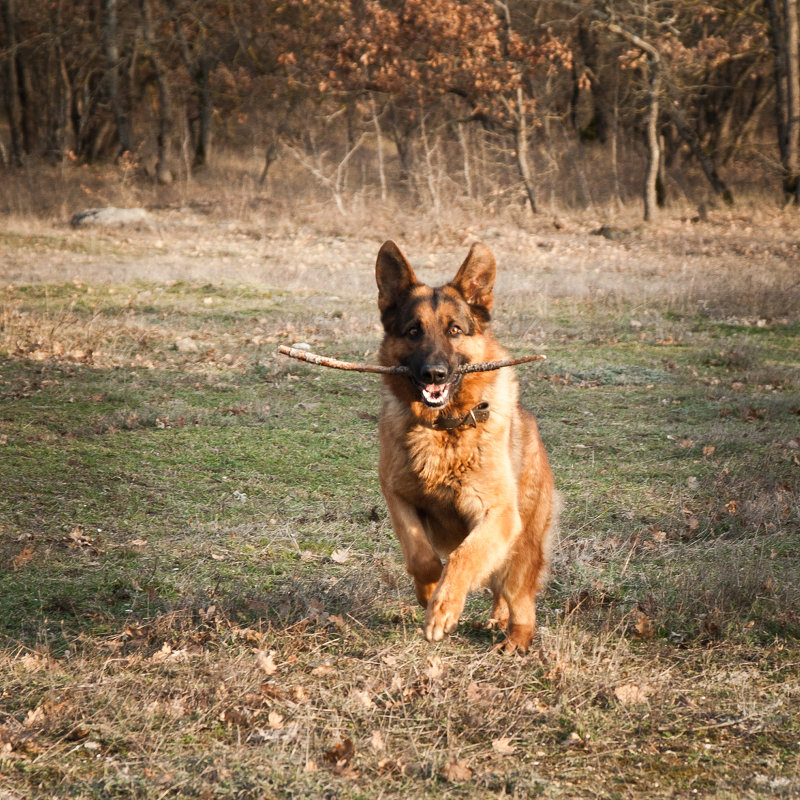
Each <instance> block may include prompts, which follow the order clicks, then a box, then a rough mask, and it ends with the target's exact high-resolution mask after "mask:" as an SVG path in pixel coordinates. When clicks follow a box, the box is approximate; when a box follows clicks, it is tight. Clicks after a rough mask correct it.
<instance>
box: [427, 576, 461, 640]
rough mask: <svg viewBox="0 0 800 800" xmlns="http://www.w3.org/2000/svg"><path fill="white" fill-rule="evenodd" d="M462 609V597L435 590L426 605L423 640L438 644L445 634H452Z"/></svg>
mask: <svg viewBox="0 0 800 800" xmlns="http://www.w3.org/2000/svg"><path fill="white" fill-rule="evenodd" d="M463 608H464V597H458V596H454V595H453V594H452V593H451V592H448V591H440V590H439V589H437V590H436V591H435V592H434V593H433V597H431V600H430V602H429V603H428V611H427V613H426V614H425V638H426V639H427V640H428V641H429V642H440V641H441V640H442V639H444V637H445V634H448V633H452V632H453V631H454V630H455V629H456V626H457V625H458V618H459V617H460V616H461V611H462V610H463Z"/></svg>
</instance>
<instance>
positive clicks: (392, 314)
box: [375, 241, 558, 652]
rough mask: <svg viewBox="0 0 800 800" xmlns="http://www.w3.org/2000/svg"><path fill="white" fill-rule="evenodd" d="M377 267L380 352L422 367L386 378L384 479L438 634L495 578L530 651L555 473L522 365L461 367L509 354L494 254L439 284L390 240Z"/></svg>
mask: <svg viewBox="0 0 800 800" xmlns="http://www.w3.org/2000/svg"><path fill="white" fill-rule="evenodd" d="M375 271H376V278H377V283H378V308H379V309H380V313H381V321H382V323H383V329H384V332H385V335H384V338H383V342H382V344H381V347H380V353H379V361H380V363H381V364H383V365H385V366H394V365H402V366H405V367H407V368H408V370H409V374H408V375H391V374H389V375H384V376H383V388H382V408H381V414H380V421H379V434H380V461H379V474H380V482H381V489H382V490H383V494H384V496H385V498H386V502H387V504H388V507H389V514H390V516H391V520H392V527H393V528H394V531H395V534H396V535H397V538H398V539H399V540H400V547H401V548H402V551H403V557H404V558H405V563H406V569H407V570H408V572H409V573H410V574H411V576H412V577H413V578H414V584H415V588H416V593H417V599H418V600H419V602H420V605H422V607H423V608H425V609H427V610H426V614H425V637H426V638H427V639H428V641H431V642H438V641H439V640H441V639H442V638H443V637H444V635H445V634H447V633H451V632H452V631H453V630H454V629H455V627H456V625H457V624H458V618H459V617H460V615H461V612H462V610H463V608H464V602H465V600H466V596H467V593H468V592H469V591H471V590H472V589H475V588H478V587H481V586H489V587H490V588H491V591H492V594H493V597H494V605H493V608H492V620H493V621H494V622H496V624H497V625H498V626H499V627H501V628H504V629H505V631H506V641H505V643H504V645H503V646H504V647H505V649H507V650H510V651H513V650H520V651H522V652H525V651H526V650H527V649H528V647H529V646H530V643H531V639H532V638H533V634H534V630H535V627H536V593H537V591H538V590H539V588H540V587H541V585H542V583H543V581H544V579H545V577H546V575H547V571H548V564H549V540H550V535H551V531H552V530H553V528H554V526H555V524H556V518H557V513H558V502H557V493H556V492H555V490H554V488H553V475H552V472H551V471H550V466H549V464H548V461H547V455H546V453H545V450H544V446H543V445H542V442H541V439H540V438H539V431H538V428H537V425H536V420H535V419H534V418H533V416H531V415H530V414H529V413H528V412H527V411H525V410H524V409H523V408H522V407H521V406H520V404H519V401H518V389H517V381H516V378H515V376H514V372H513V370H511V369H510V368H503V369H500V370H495V371H490V372H473V373H467V374H463V375H461V374H460V373H459V372H458V367H460V366H462V365H464V364H469V363H476V362H484V361H492V360H496V359H502V358H507V357H508V354H507V353H506V351H505V350H503V349H502V347H500V345H499V344H498V343H497V341H496V340H495V338H494V337H493V335H492V333H491V332H490V330H489V321H490V312H491V310H492V303H493V290H494V280H495V273H496V266H495V260H494V256H493V255H492V253H491V251H490V250H489V248H488V247H486V245H484V244H481V243H476V244H474V245H473V246H472V248H471V249H470V251H469V255H468V256H467V258H466V260H465V261H464V263H463V264H462V265H461V268H460V269H459V270H458V273H457V274H456V276H455V278H453V280H452V281H450V283H448V284H446V285H445V286H440V287H437V288H432V287H430V286H426V285H425V284H423V283H420V281H418V280H417V278H416V276H415V275H414V272H413V270H412V269H411V267H410V266H409V264H408V261H406V259H405V257H404V256H403V254H402V253H401V252H400V249H399V248H398V246H397V245H396V244H395V243H394V242H392V241H388V242H385V243H384V245H383V246H382V247H381V249H380V252H379V253H378V260H377V264H376V270H375ZM443 562H444V563H445V566H443Z"/></svg>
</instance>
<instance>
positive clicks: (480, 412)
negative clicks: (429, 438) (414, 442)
mask: <svg viewBox="0 0 800 800" xmlns="http://www.w3.org/2000/svg"><path fill="white" fill-rule="evenodd" d="M489 413H490V408H489V404H488V403H478V405H476V406H475V408H473V409H470V410H469V411H467V413H466V414H464V416H463V417H437V418H436V419H435V420H434V421H433V422H424V421H422V420H420V422H421V423H422V424H423V425H424V426H425V427H426V428H433V429H434V430H435V431H454V430H455V429H456V428H460V427H461V426H462V425H466V426H467V427H469V428H477V427H478V423H479V422H486V420H487V419H489Z"/></svg>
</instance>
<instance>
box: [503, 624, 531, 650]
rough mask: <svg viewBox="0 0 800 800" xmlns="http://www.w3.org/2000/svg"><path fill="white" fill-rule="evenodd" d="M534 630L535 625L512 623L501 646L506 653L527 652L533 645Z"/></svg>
mask: <svg viewBox="0 0 800 800" xmlns="http://www.w3.org/2000/svg"><path fill="white" fill-rule="evenodd" d="M534 632H535V629H534V626H533V625H512V626H511V630H509V631H508V633H507V635H506V640H505V642H501V643H500V647H502V649H503V650H504V652H506V653H521V654H525V653H527V652H528V649H529V648H530V646H531V641H532V640H533V634H534Z"/></svg>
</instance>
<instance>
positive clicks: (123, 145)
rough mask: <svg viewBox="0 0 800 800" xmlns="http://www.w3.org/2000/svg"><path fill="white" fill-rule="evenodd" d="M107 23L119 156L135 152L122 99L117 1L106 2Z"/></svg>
mask: <svg viewBox="0 0 800 800" xmlns="http://www.w3.org/2000/svg"><path fill="white" fill-rule="evenodd" d="M103 6H104V9H105V23H104V26H103V43H104V46H105V52H106V66H107V69H108V72H107V82H108V96H109V101H110V103H111V109H112V111H113V113H114V120H115V122H116V125H117V137H118V139H119V150H118V153H117V155H122V154H123V153H125V152H132V151H133V137H132V131H131V124H130V117H129V115H128V110H127V108H126V103H125V100H124V99H123V97H122V90H121V87H120V80H119V73H120V69H119V68H120V55H119V41H118V36H119V30H118V29H119V25H118V14H117V11H118V8H117V0H104V2H103Z"/></svg>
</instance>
